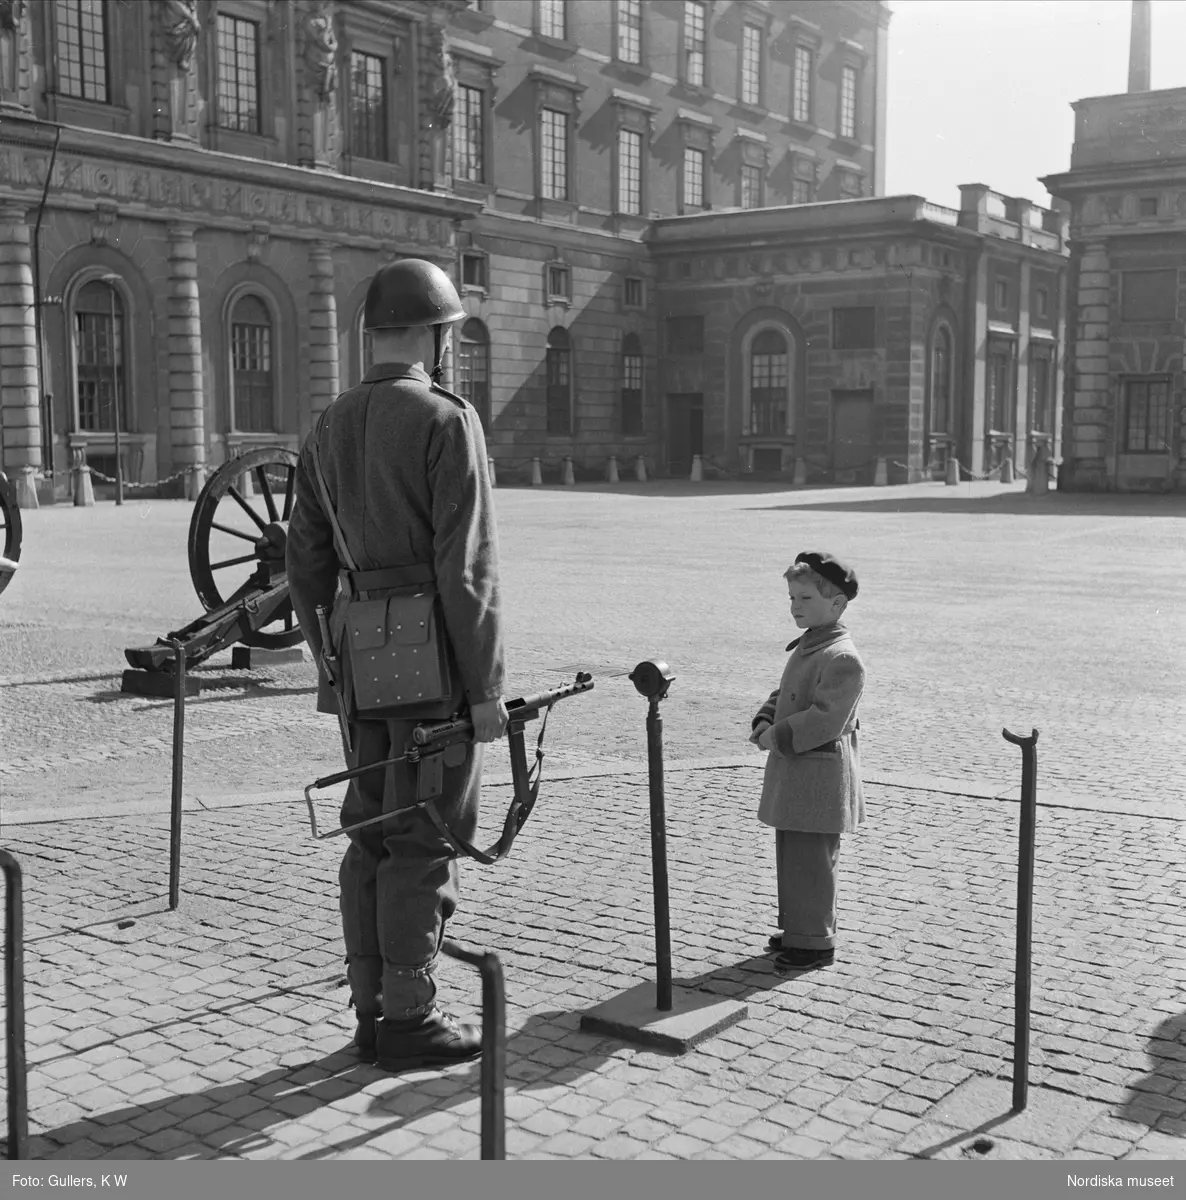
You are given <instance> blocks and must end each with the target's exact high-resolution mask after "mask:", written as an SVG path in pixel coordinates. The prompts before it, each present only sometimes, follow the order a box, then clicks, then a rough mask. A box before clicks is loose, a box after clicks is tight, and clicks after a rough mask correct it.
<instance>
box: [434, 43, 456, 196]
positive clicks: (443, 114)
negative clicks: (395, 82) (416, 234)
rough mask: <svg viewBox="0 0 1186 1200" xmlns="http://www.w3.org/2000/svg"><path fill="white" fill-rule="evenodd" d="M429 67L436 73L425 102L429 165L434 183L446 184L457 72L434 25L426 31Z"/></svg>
mask: <svg viewBox="0 0 1186 1200" xmlns="http://www.w3.org/2000/svg"><path fill="white" fill-rule="evenodd" d="M428 54H429V59H428V61H429V70H431V71H432V72H433V74H434V76H435V78H434V79H433V84H432V90H431V92H430V93H429V102H428V114H427V115H428V128H429V133H430V137H431V138H432V169H433V180H434V183H435V184H436V185H437V186H439V187H445V188H447V187H449V185H450V177H451V175H452V171H451V170H450V164H449V126H450V125H452V124H453V101H454V99H455V97H456V94H457V76H456V74H455V73H454V70H453V56H452V55H451V54H450V53H449V48H448V46H447V45H446V44H445V35H444V31H443V30H442V29H441V28H440V27H439V26H437V25H433V26H432V27H431V31H430V33H429V50H428Z"/></svg>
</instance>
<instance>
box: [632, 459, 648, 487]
mask: <svg viewBox="0 0 1186 1200" xmlns="http://www.w3.org/2000/svg"><path fill="white" fill-rule="evenodd" d="M634 478H635V479H637V480H638V482H639V483H646V481H647V460H646V459H645V458H643V456H642V455H641V454H640V455H639V456H638V457H637V458H636V459H635V460H634Z"/></svg>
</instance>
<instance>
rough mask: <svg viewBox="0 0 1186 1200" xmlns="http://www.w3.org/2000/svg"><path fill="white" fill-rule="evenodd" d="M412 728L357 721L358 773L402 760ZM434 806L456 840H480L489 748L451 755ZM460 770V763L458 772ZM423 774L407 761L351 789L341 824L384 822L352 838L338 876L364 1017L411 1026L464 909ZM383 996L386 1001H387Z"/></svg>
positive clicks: (354, 759)
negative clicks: (451, 923)
mask: <svg viewBox="0 0 1186 1200" xmlns="http://www.w3.org/2000/svg"><path fill="white" fill-rule="evenodd" d="M415 725H416V721H414V720H398V721H397V720H387V721H352V722H351V733H352V743H353V753H352V755H351V756H350V763H349V765H350V767H351V768H354V767H361V766H363V765H364V764H366V763H373V762H380V761H382V760H383V759H385V758H392V757H394V756H396V755H399V754H402V753H403V750H404V747H405V746H407V744H408V742H409V741H410V740H411V734H412V729H413V727H414V726H415ZM446 753H447V757H446V759H445V767H444V783H443V787H442V791H441V795H440V796H439V797H437V800H436V807H437V811H438V812H439V813H440V815H441V817H442V818H443V819H444V821H445V823H446V825H448V826H449V828H450V829H451V830H453V832H454V833H456V834H460V836H461V837H463V838H465V839H467V840H472V839H473V838H474V836H475V834H476V833H477V825H478V802H479V792H480V788H481V778H482V758H483V747H482V746H480V745H477V744H472V745H464V744H463V745H459V746H454V747H450V748H449V751H447V752H446ZM451 764H452V765H451ZM416 776H417V768H416V767H415V766H414V765H412V764H410V763H407V762H398V763H394V764H392V765H391V766H388V767H385V768H381V769H378V770H375V771H371V772H369V773H367V774H365V775H361V776H358V777H357V778H355V779H352V780H351V781H350V786H349V790H348V791H347V793H346V799H345V801H344V802H343V804H342V813H341V817H342V824H343V825H354V824H357V823H358V822H359V821H365V820H367V819H368V818H370V817H375V816H378V815H379V814H380V813H395V814H396V815H395V816H393V817H391V818H390V819H388V820H386V821H379V822H376V823H375V824H374V825H368V826H367V827H366V828H365V829H359V830H356V831H355V832H353V833H351V834H348V835H347V836H348V837H349V838H350V846H349V848H348V849H347V851H346V854H345V856H344V857H343V859H342V865H341V868H340V870H339V882H340V884H341V909H342V932H343V936H344V940H345V943H346V964H347V975H348V977H349V980H350V990H351V995H352V997H353V999H354V1006H355V1008H356V1009H357V1010H358V1012H359V1013H360V1014H371V1013H373V1014H376V1015H377V1014H379V1013H380V1012H382V1015H383V1016H385V1017H388V1018H390V1019H393V1020H404V1019H408V1018H411V1017H415V1016H419V1015H421V1014H423V1013H426V1012H428V1011H430V1010H431V1008H432V1006H433V1000H434V998H435V996H436V984H435V983H434V982H433V979H432V971H433V968H434V965H435V963H436V959H437V955H438V953H439V952H440V947H441V942H442V941H443V940H444V936H445V923H446V922H447V921H448V920H449V918H450V917H451V916H452V915H453V913H454V911H455V910H456V908H457V901H458V897H459V895H460V879H459V874H460V873H459V871H458V867H457V861H456V858H455V855H454V852H453V849H452V847H451V846H450V845H449V843H448V842H446V841H445V839H444V838H443V837H441V835H440V833H439V832H438V831H437V829H436V827H435V826H434V825H433V824H432V821H431V820H430V819H429V817H428V816H427V815H426V814H425V812H424V810H423V809H414V810H413V811H410V812H402V813H401V810H404V809H408V808H409V807H410V806H412V805H414V804H415V803H416ZM380 997H381V1001H380Z"/></svg>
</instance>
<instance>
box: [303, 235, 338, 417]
mask: <svg viewBox="0 0 1186 1200" xmlns="http://www.w3.org/2000/svg"><path fill="white" fill-rule="evenodd" d="M334 248H335V247H334V244H333V243H332V242H315V243H314V245H313V247H312V249H311V250H310V252H309V274H310V275H311V276H312V284H311V286H310V289H309V397H310V405H311V407H312V418H313V420H314V421H316V419H317V418H318V417H319V416H320V415H321V413H323V412H324V411H325V410H326V409H327V408H328V407H329V405H330V403H331V402H332V401H333V399H334V397H335V396H337V394H338V392H339V390H340V386H339V376H338V302H337V299H336V297H335V295H334Z"/></svg>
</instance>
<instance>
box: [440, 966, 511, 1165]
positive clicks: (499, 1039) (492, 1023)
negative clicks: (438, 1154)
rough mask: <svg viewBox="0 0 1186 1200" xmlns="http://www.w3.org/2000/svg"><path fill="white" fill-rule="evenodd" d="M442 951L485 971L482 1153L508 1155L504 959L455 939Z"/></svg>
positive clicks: (495, 1155) (483, 977) (485, 1156)
mask: <svg viewBox="0 0 1186 1200" xmlns="http://www.w3.org/2000/svg"><path fill="white" fill-rule="evenodd" d="M441 951H442V952H443V953H444V954H447V955H448V956H449V957H450V958H456V959H459V960H460V961H461V962H467V963H469V964H470V966H471V967H477V968H478V970H479V971H480V972H481V974H482V1082H481V1089H482V1157H483V1158H487V1159H504V1158H506V1156H507V1155H506V1071H507V1002H506V989H505V987H504V986H503V978H502V963H501V962H499V959H498V955H497V954H494V953H493V952H491V951H487V953H485V954H475V953H473V951H471V950H464V949H462V947H460V946H458V945H457V944H456V943H454V942H445V943H444V944H443V945H442V946H441Z"/></svg>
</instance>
